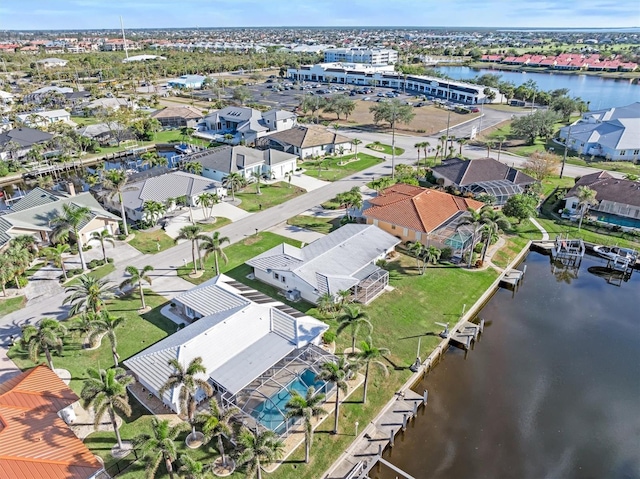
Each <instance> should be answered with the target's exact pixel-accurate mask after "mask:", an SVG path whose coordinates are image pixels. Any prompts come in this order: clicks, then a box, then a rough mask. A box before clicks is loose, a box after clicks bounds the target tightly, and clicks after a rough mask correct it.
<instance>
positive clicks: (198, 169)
mask: <svg viewBox="0 0 640 479" xmlns="http://www.w3.org/2000/svg"><path fill="white" fill-rule="evenodd" d="M182 169H183V170H184V171H186V172H188V173H191V174H192V175H202V163H200V162H198V161H188V162H187V163H184V165H183V166H182Z"/></svg>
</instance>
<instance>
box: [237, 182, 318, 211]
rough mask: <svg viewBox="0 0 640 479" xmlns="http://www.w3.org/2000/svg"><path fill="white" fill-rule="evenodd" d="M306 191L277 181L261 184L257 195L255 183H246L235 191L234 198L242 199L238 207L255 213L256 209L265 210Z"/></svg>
mask: <svg viewBox="0 0 640 479" xmlns="http://www.w3.org/2000/svg"><path fill="white" fill-rule="evenodd" d="M306 192H307V191H306V190H305V189H303V188H299V187H297V186H293V185H291V188H289V184H288V183H285V182H283V181H279V182H277V183H271V184H268V185H265V184H261V185H260V193H261V194H259V195H258V194H257V193H256V185H255V184H251V185H247V186H245V187H244V188H243V189H242V190H240V191H239V192H237V193H236V198H238V199H240V200H242V203H240V205H239V207H240V208H242V209H243V210H245V211H248V212H250V213H255V212H256V211H261V210H266V209H267V208H271V207H272V206H277V205H280V204H282V203H285V202H287V201H289V200H291V199H293V198H295V197H296V196H300V195H303V194H305V193H306Z"/></svg>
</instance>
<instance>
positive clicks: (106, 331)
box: [89, 309, 125, 368]
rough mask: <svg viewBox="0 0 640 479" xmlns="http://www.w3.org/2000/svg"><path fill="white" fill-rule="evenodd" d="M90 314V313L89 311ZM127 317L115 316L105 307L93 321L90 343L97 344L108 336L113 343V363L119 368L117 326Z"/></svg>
mask: <svg viewBox="0 0 640 479" xmlns="http://www.w3.org/2000/svg"><path fill="white" fill-rule="evenodd" d="M89 314H90V313H89ZM124 321H125V319H124V318H123V317H121V316H113V315H111V314H109V311H107V310H106V309H103V310H102V311H100V313H98V315H97V317H96V319H94V320H93V321H91V334H89V344H96V343H97V342H98V339H99V338H101V337H103V336H106V337H107V339H108V340H109V343H110V344H111V354H112V355H113V364H114V366H115V367H116V368H117V367H118V360H119V358H120V356H119V355H118V337H117V336H116V328H117V327H118V326H120V325H121V324H123V323H124Z"/></svg>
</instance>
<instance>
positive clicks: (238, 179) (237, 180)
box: [222, 173, 244, 200]
mask: <svg viewBox="0 0 640 479" xmlns="http://www.w3.org/2000/svg"><path fill="white" fill-rule="evenodd" d="M222 184H223V186H225V187H226V188H227V189H230V190H231V198H232V199H233V200H235V199H236V191H238V188H240V187H241V186H242V185H243V184H244V178H243V177H242V175H240V174H239V173H229V174H228V175H227V176H225V177H224V179H223V180H222Z"/></svg>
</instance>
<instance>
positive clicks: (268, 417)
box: [251, 369, 326, 434]
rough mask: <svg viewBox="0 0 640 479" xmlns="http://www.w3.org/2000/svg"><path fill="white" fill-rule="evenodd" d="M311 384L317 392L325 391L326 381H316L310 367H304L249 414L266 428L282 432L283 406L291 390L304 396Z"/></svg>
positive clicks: (283, 424) (283, 428)
mask: <svg viewBox="0 0 640 479" xmlns="http://www.w3.org/2000/svg"><path fill="white" fill-rule="evenodd" d="M311 386H313V387H314V388H315V390H316V391H318V392H321V393H326V387H325V386H326V383H325V382H324V381H316V373H314V372H313V371H312V370H311V369H305V370H304V371H303V372H302V374H300V376H298V377H297V378H296V379H294V380H293V381H291V382H290V383H289V384H288V385H287V386H286V387H285V388H283V389H281V390H280V391H278V392H277V393H276V394H274V395H273V396H271V397H270V398H269V399H267V400H265V401H264V402H263V403H262V404H260V406H258V407H257V408H255V409H254V410H253V411H252V413H251V415H252V416H253V417H254V418H256V420H257V421H258V422H259V423H260V424H262V425H263V426H265V427H266V428H268V429H271V430H272V431H275V432H276V433H278V434H280V433H283V432H284V431H285V430H286V422H285V417H284V415H283V413H284V412H286V410H285V406H286V404H287V403H288V402H289V399H290V398H291V391H298V392H299V393H300V394H302V395H303V396H304V395H305V394H306V393H307V389H308V388H309V387H311Z"/></svg>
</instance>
